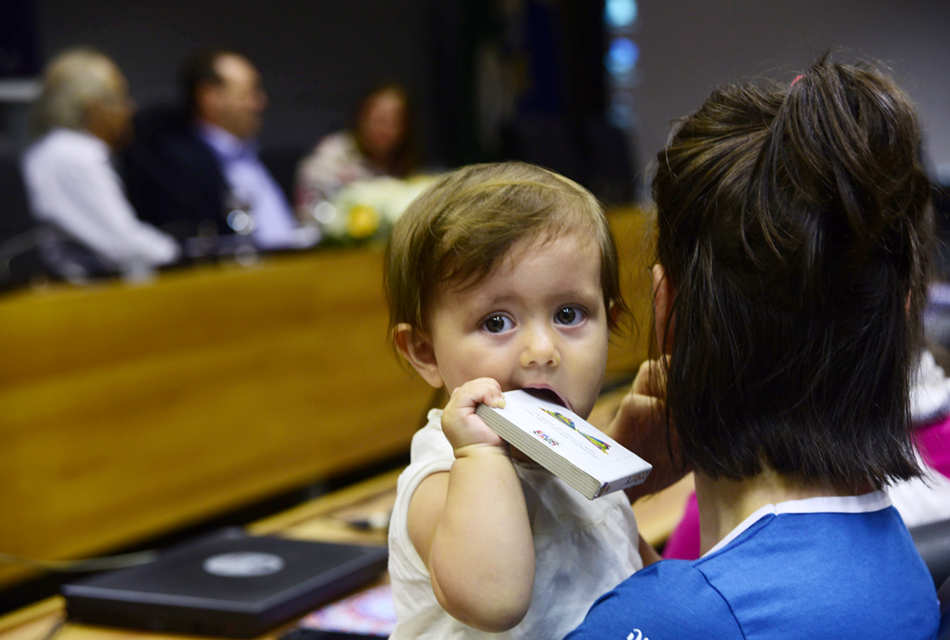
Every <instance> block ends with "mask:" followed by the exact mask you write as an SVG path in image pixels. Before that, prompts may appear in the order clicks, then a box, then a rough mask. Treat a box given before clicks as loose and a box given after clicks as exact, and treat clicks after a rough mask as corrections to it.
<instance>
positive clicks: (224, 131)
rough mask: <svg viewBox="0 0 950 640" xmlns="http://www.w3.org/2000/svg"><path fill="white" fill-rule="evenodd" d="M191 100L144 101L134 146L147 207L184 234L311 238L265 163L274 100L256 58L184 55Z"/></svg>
mask: <svg viewBox="0 0 950 640" xmlns="http://www.w3.org/2000/svg"><path fill="white" fill-rule="evenodd" d="M179 82H180V85H181V92H182V97H183V101H184V108H181V109H175V108H169V107H154V108H152V109H145V110H143V111H142V112H141V114H140V115H139V117H138V119H137V128H138V131H137V134H138V135H137V143H136V144H135V145H133V146H132V147H131V148H130V150H129V152H128V153H127V154H126V158H125V160H126V182H127V184H128V190H129V197H130V199H131V200H132V202H133V203H134V204H135V205H136V207H137V209H138V210H139V214H140V215H141V216H142V217H143V218H145V219H147V220H150V221H152V222H153V223H154V224H156V225H158V226H160V227H162V228H164V229H166V230H167V231H169V232H170V233H173V234H174V235H176V236H178V237H180V238H192V237H204V238H208V237H213V236H223V235H232V234H238V235H240V236H244V237H247V238H250V239H251V240H252V241H253V244H254V245H255V246H256V247H257V248H259V249H265V250H268V249H297V248H304V247H308V246H312V245H314V244H316V242H317V241H318V240H319V232H318V231H317V230H316V229H314V228H310V227H301V226H300V225H299V224H298V223H297V220H296V218H295V217H294V215H293V213H292V210H291V207H290V204H289V203H288V202H287V198H286V196H285V195H284V194H283V192H282V191H281V189H280V187H279V186H278V185H277V183H276V181H275V180H274V178H273V177H272V176H271V175H270V173H269V172H268V171H267V169H266V168H265V167H264V165H263V164H262V163H261V161H260V158H259V157H258V154H257V145H256V142H255V137H256V136H257V133H258V132H259V131H260V127H261V119H262V116H263V113H264V110H265V108H266V106H267V96H266V94H265V93H264V90H263V88H262V86H261V78H260V75H259V74H258V72H257V69H255V68H254V65H253V64H251V62H250V61H249V60H248V59H247V58H245V57H244V56H242V55H241V54H239V53H236V52H233V51H228V50H223V49H199V50H196V51H194V52H192V53H191V54H190V55H189V56H188V57H187V58H185V60H184V62H183V63H182V66H181V69H180V72H179Z"/></svg>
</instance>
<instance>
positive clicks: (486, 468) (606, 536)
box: [385, 163, 643, 640]
mask: <svg viewBox="0 0 950 640" xmlns="http://www.w3.org/2000/svg"><path fill="white" fill-rule="evenodd" d="M385 276H386V291H387V295H388V300H389V305H390V329H391V331H392V339H393V341H394V343H395V346H396V349H397V350H398V351H399V353H400V354H402V355H403V356H404V357H405V358H406V360H407V361H408V362H409V363H410V364H411V365H412V366H413V367H414V368H415V370H416V371H418V372H419V375H421V376H422V377H423V378H424V379H425V380H426V381H427V382H428V383H429V384H431V385H432V386H433V387H436V388H438V387H443V386H444V387H445V389H446V391H448V392H449V394H450V395H449V400H448V403H447V405H446V407H445V409H444V410H438V409H434V410H432V411H431V412H430V413H429V416H428V424H427V425H426V426H425V427H424V428H422V429H421V430H420V431H419V432H418V433H417V434H416V435H415V437H414V438H413V441H412V458H411V463H410V465H409V467H408V468H407V469H406V471H405V472H404V473H403V474H402V475H401V477H400V479H399V485H398V494H397V498H396V505H395V508H394V513H393V518H392V522H391V525H390V533H389V545H390V564H389V570H390V574H391V577H392V585H393V593H394V598H395V602H396V612H397V616H398V623H397V626H396V630H395V632H394V633H393V635H392V636H391V637H392V638H393V639H395V640H405V639H410V638H411V639H421V638H433V639H434V638H439V639H442V638H480V637H486V638H487V637H491V638H526V639H529V638H530V639H531V640H549V639H557V638H562V637H563V636H564V635H566V634H567V632H568V631H570V630H571V629H573V628H574V627H575V626H576V625H577V624H578V623H579V622H580V621H581V620H582V619H583V617H584V614H585V613H586V612H587V610H588V608H589V607H590V605H591V604H592V603H593V602H594V600H595V599H596V598H597V597H598V596H599V595H600V594H602V593H604V592H605V591H606V590H608V589H611V588H613V587H615V586H616V585H617V584H618V583H619V582H621V581H622V580H624V579H625V578H627V577H629V576H630V574H632V573H633V572H635V571H637V570H638V569H640V568H641V567H642V566H643V563H642V561H641V558H640V555H639V552H638V538H639V537H638V534H637V525H636V521H635V520H634V517H633V511H632V509H631V507H630V503H629V500H627V498H626V497H625V496H624V494H623V493H614V494H610V495H608V496H605V497H603V498H599V499H597V500H594V501H590V500H587V499H586V498H584V497H583V496H582V495H581V494H579V493H577V492H576V491H575V490H574V489H572V488H570V487H569V486H568V485H566V484H565V483H564V482H562V481H561V480H559V479H558V478H556V477H555V476H553V475H552V474H550V473H548V472H547V471H546V470H544V469H543V468H541V467H540V466H538V465H536V464H534V463H533V462H531V461H530V460H528V459H526V458H525V457H524V456H523V455H522V454H521V453H520V452H518V451H516V450H511V449H510V448H509V447H508V445H506V443H505V442H504V441H502V440H501V439H500V438H499V437H498V436H497V435H495V433H494V432H492V431H491V430H490V429H489V428H488V427H487V426H486V425H485V423H484V422H483V421H482V420H481V418H479V417H478V416H477V415H476V414H475V408H476V407H477V405H479V404H482V403H484V404H487V405H490V406H495V407H500V406H503V405H504V397H503V395H502V392H504V391H509V390H513V389H525V388H527V389H541V390H544V392H545V393H548V394H550V396H551V397H552V398H556V399H557V401H558V402H560V403H562V404H563V405H564V406H566V407H567V408H569V409H571V410H572V411H574V412H575V413H577V414H578V415H580V416H582V417H587V416H588V415H589V414H590V411H591V409H592V408H593V406H594V403H595V401H596V400H597V396H598V394H599V392H600V386H601V384H602V382H603V377H604V371H605V367H606V362H607V343H608V338H609V335H610V331H611V329H613V328H614V327H615V326H616V322H617V319H618V317H619V315H620V314H621V313H622V312H623V311H624V303H623V300H622V298H621V294H620V285H619V276H618V268H617V255H616V248H615V246H614V242H613V238H612V236H611V233H610V229H609V227H608V224H607V220H606V217H605V216H604V213H603V210H602V209H601V207H600V205H599V204H598V203H597V201H596V199H595V198H594V197H593V196H592V195H591V194H590V193H589V192H588V191H586V190H585V189H584V188H583V187H581V186H579V185H577V184H576V183H574V182H572V181H570V180H568V179H566V178H564V177H562V176H559V175H556V174H554V173H551V172H549V171H546V170H544V169H541V168H538V167H534V166H531V165H526V164H521V163H502V164H487V165H475V166H469V167H465V168H462V169H459V170H457V171H455V172H453V173H451V174H449V175H447V176H445V177H443V178H442V179H441V180H439V182H437V183H436V184H435V185H434V186H432V187H431V188H430V189H429V190H428V191H426V192H425V193H423V194H422V195H421V196H420V197H419V198H418V199H416V200H415V201H414V202H413V203H412V204H411V205H410V207H409V208H408V210H407V211H406V212H405V214H403V216H402V217H401V218H400V219H399V221H398V222H397V224H396V226H395V228H394V230H393V234H392V238H391V240H390V244H389V247H388V250H387V255H386V273H385Z"/></svg>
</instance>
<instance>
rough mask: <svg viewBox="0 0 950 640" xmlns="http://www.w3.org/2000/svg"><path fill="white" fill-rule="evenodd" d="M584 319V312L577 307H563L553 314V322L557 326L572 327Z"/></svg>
mask: <svg viewBox="0 0 950 640" xmlns="http://www.w3.org/2000/svg"><path fill="white" fill-rule="evenodd" d="M583 319H584V312H583V311H581V310H580V309H578V308H577V307H564V308H563V309H561V310H560V311H558V312H557V313H556V314H554V321H555V322H557V323H558V324H566V325H574V324H577V323H578V322H580V321H581V320H583Z"/></svg>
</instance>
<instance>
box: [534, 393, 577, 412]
mask: <svg viewBox="0 0 950 640" xmlns="http://www.w3.org/2000/svg"><path fill="white" fill-rule="evenodd" d="M524 391H527V392H528V393H530V394H531V395H533V396H536V397H538V398H541V399H542V400H547V401H548V402H553V403H555V404H559V405H561V406H562V407H566V408H567V409H570V410H571V411H573V409H572V408H571V403H570V402H568V401H567V400H566V399H565V398H562V397H561V394H559V393H558V392H557V391H555V390H554V389H551V388H549V387H525V388H524Z"/></svg>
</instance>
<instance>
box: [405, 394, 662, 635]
mask: <svg viewBox="0 0 950 640" xmlns="http://www.w3.org/2000/svg"><path fill="white" fill-rule="evenodd" d="M441 418H442V411H441V410H440V409H433V410H432V411H430V412H429V416H428V419H429V422H428V424H427V425H426V426H425V427H423V428H422V429H420V430H419V431H418V432H417V433H416V435H415V436H414V437H413V439H412V454H411V455H412V457H411V462H410V464H409V466H408V467H407V468H406V470H405V471H404V472H403V473H402V475H401V476H400V477H399V483H398V488H397V497H396V504H395V506H394V508H393V515H392V520H391V522H390V526H389V573H390V577H391V578H392V588H393V598H394V600H395V605H396V615H397V618H398V622H397V624H396V629H395V631H394V632H393V634H392V635H391V636H390V638H391V640H426V639H432V640H436V639H438V640H456V639H462V638H464V639H466V640H467V639H471V638H492V639H495V640H515V639H522V638H523V639H525V640H560V639H561V638H563V637H564V636H565V635H567V633H568V632H569V631H571V630H572V629H574V627H576V626H577V625H578V624H580V622H581V620H583V619H584V615H585V614H586V613H587V610H588V609H589V608H590V606H591V605H592V604H593V603H594V600H596V599H597V598H598V597H599V596H600V595H601V594H603V593H605V592H607V591H608V590H610V589H612V588H614V587H615V586H617V585H618V584H619V583H620V582H621V581H623V580H624V579H626V578H628V577H629V576H630V575H631V574H632V573H634V572H635V571H637V570H639V569H640V568H642V567H643V562H642V561H641V559H640V554H639V552H638V550H637V548H638V544H637V543H638V535H637V523H636V520H634V517H633V509H632V508H631V507H630V503H629V502H628V501H627V498H626V496H625V495H624V493H623V492H622V491H621V492H617V493H612V494H609V495H607V496H604V497H602V498H598V499H596V500H588V499H587V498H585V497H584V496H582V495H581V494H580V493H578V492H577V491H575V490H574V489H572V488H571V487H570V486H568V485H567V484H565V483H564V482H562V481H561V480H560V479H558V478H557V477H555V476H554V475H552V474H551V473H549V472H548V471H546V470H545V469H543V468H542V467H540V466H538V465H535V464H533V463H523V462H519V461H515V469H516V470H517V472H518V476H519V477H520V478H521V482H522V486H523V488H524V492H525V499H526V502H527V506H528V514H529V518H530V522H531V531H532V532H533V535H534V549H535V575H534V590H533V593H532V596H531V605H530V607H529V608H528V613H527V615H525V617H524V619H523V620H522V621H521V622H520V623H519V624H518V625H517V626H515V627H514V628H513V629H511V630H509V631H507V632H504V633H486V632H484V631H478V630H476V629H473V628H471V627H469V626H467V625H465V624H463V623H461V622H459V621H458V620H456V619H455V618H453V617H452V616H450V615H449V614H447V613H446V612H445V611H444V610H443V609H442V607H441V606H440V605H439V603H438V601H437V600H436V598H435V594H434V593H433V592H432V583H431V581H430V577H429V572H428V570H427V569H426V566H425V563H424V562H423V561H422V559H421V558H420V557H419V554H417V553H416V550H415V547H413V545H412V541H411V540H410V539H409V531H408V527H407V524H406V521H407V515H408V512H409V501H410V500H411V498H412V494H413V493H414V492H415V490H416V487H418V486H419V483H420V482H422V480H423V479H425V478H426V477H428V476H429V475H431V474H433V473H438V472H440V471H448V470H449V469H450V468H451V466H452V463H453V462H454V461H455V456H454V455H453V453H452V446H451V445H450V444H449V442H448V440H447V439H446V438H445V436H444V435H443V433H442V426H441Z"/></svg>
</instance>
